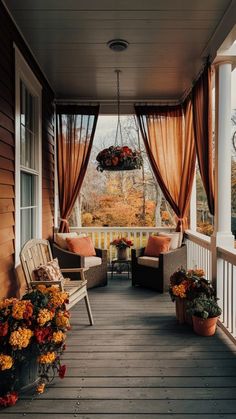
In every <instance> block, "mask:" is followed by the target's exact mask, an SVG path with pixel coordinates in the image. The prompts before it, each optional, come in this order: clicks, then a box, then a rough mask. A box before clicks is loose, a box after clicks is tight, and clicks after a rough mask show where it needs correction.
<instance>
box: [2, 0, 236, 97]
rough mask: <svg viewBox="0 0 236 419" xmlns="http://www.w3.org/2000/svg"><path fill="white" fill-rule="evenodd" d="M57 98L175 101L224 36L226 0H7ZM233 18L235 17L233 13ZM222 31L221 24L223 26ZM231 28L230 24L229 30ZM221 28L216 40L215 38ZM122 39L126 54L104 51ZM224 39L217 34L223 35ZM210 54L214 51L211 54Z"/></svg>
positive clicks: (7, 4) (188, 87)
mask: <svg viewBox="0 0 236 419" xmlns="http://www.w3.org/2000/svg"><path fill="white" fill-rule="evenodd" d="M4 3H5V4H6V6H7V8H8V9H9V11H10V13H11V15H12V16H13V18H14V20H15V22H16V23H17V25H18V27H19V28H20V30H21V32H22V33H23V35H24V37H25V39H26V40H27V42H28V44H29V45H30V47H31V50H32V51H33V53H34V55H35V57H36V58H37V60H38V62H39V64H40V66H41V68H42V69H43V71H44V73H45V74H46V76H47V78H48V80H49V82H50V84H51V86H52V88H53V89H54V91H55V93H56V96H57V97H58V98H66V99H80V100H99V101H102V100H104V101H110V100H114V98H115V94H116V93H115V92H116V88H115V80H116V79H115V73H114V70H115V69H116V68H119V69H121V70H122V74H121V96H122V99H123V100H127V101H130V102H132V101H154V100H179V99H180V98H181V97H183V95H184V94H185V92H186V91H188V90H189V89H190V88H191V85H192V82H193V80H194V79H195V78H196V76H197V74H198V72H199V70H200V69H201V67H202V65H203V59H204V57H206V56H207V54H208V53H209V52H212V45H213V41H214V40H215V38H216V35H217V40H216V45H215V46H214V47H215V48H218V47H219V46H220V44H221V43H222V42H223V41H224V37H225V36H226V35H227V33H226V34H225V33H224V30H222V27H223V26H222V25H223V24H222V22H223V23H224V19H225V17H226V15H227V13H228V14H230V13H229V12H230V10H229V9H230V7H232V3H233V2H232V1H230V0H197V1H189V0H145V1H144V0H99V1H96V0H66V1H65V0H34V1H32V0H24V1H20V2H19V0H5V2H4ZM234 20H235V18H234ZM225 28H226V26H225ZM228 29H229V30H230V29H232V25H231V26H229V27H228ZM219 33H220V34H221V37H219V36H218V35H219ZM114 38H122V39H125V40H127V41H128V42H129V47H128V49H127V50H126V51H124V52H121V53H117V52H113V51H111V50H109V48H108V47H107V42H108V41H109V40H111V39H114ZM221 38H222V39H221ZM213 52H214V53H215V52H216V50H215V51H213Z"/></svg>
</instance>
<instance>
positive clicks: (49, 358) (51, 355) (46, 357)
mask: <svg viewBox="0 0 236 419" xmlns="http://www.w3.org/2000/svg"><path fill="white" fill-rule="evenodd" d="M55 359H56V354H55V352H47V353H46V354H43V355H39V357H38V362H39V363H40V364H52V362H54V361H55Z"/></svg>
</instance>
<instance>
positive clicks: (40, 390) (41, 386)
mask: <svg viewBox="0 0 236 419" xmlns="http://www.w3.org/2000/svg"><path fill="white" fill-rule="evenodd" d="M45 385H46V384H45V383H40V384H38V385H37V387H36V391H37V393H39V394H42V393H44V390H45Z"/></svg>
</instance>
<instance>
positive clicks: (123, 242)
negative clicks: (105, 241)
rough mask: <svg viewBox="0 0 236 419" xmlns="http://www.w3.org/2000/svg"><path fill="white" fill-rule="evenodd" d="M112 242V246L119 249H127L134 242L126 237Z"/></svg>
mask: <svg viewBox="0 0 236 419" xmlns="http://www.w3.org/2000/svg"><path fill="white" fill-rule="evenodd" d="M110 244H111V245H112V246H116V248H117V249H126V248H127V247H131V246H133V242H132V241H131V240H128V239H126V238H125V237H120V238H118V239H115V240H113V241H112V242H111V243H110Z"/></svg>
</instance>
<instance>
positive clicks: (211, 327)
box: [187, 293, 222, 336]
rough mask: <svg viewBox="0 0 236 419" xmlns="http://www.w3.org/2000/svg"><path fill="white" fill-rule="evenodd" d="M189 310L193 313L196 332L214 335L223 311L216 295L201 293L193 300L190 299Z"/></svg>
mask: <svg viewBox="0 0 236 419" xmlns="http://www.w3.org/2000/svg"><path fill="white" fill-rule="evenodd" d="M187 310H188V312H189V313H190V314H191V315H192V319H193V330H194V332H195V333H197V334H198V335H201V336H212V335H214V333H215V331H216V324H217V320H218V317H219V316H220V314H221V311H222V310H221V308H220V307H219V305H218V303H217V299H216V298H215V297H214V296H207V295H206V294H203V293H202V294H200V295H199V296H198V297H196V298H194V299H193V300H192V301H188V303H187Z"/></svg>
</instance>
